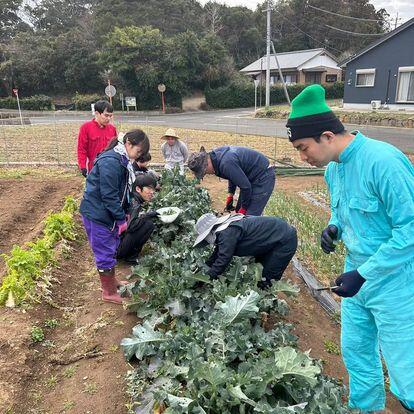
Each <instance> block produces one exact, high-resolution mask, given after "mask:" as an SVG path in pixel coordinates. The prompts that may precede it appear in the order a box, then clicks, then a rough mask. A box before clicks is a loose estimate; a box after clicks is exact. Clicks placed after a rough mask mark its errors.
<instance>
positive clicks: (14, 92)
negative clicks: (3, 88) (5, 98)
mask: <svg viewBox="0 0 414 414" xmlns="http://www.w3.org/2000/svg"><path fill="white" fill-rule="evenodd" d="M18 94H19V90H18V89H17V88H16V89H13V95H15V96H17V95H18Z"/></svg>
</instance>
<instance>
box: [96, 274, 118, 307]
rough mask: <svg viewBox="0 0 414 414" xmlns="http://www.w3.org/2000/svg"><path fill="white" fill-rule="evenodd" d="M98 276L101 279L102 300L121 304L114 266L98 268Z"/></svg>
mask: <svg viewBox="0 0 414 414" xmlns="http://www.w3.org/2000/svg"><path fill="white" fill-rule="evenodd" d="M98 273H99V278H100V279H101V287H102V300H103V301H104V302H111V303H117V304H120V305H121V304H122V298H121V296H120V295H119V293H118V286H117V280H116V279H115V268H114V267H113V268H111V269H98Z"/></svg>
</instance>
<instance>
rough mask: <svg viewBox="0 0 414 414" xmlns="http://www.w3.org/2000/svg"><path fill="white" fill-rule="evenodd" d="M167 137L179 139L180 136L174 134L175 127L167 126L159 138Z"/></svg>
mask: <svg viewBox="0 0 414 414" xmlns="http://www.w3.org/2000/svg"><path fill="white" fill-rule="evenodd" d="M167 137H173V138H175V139H180V137H179V136H178V135H177V134H176V132H175V129H173V128H168V129H167V130H166V131H165V134H164V135H163V136H162V137H161V139H167Z"/></svg>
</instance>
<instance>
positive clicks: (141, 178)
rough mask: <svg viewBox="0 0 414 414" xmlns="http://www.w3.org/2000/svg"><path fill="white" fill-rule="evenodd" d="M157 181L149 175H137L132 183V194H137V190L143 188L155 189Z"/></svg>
mask: <svg viewBox="0 0 414 414" xmlns="http://www.w3.org/2000/svg"><path fill="white" fill-rule="evenodd" d="M156 186H157V180H156V179H155V178H154V177H153V176H152V175H150V174H139V175H138V176H137V178H135V181H134V182H133V183H132V192H137V188H139V189H140V190H141V191H142V190H143V188H144V187H152V188H154V189H155V187H156Z"/></svg>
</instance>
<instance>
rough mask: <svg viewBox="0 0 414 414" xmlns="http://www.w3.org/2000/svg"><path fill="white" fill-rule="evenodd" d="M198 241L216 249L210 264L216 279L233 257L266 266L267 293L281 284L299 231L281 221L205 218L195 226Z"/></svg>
mask: <svg viewBox="0 0 414 414" xmlns="http://www.w3.org/2000/svg"><path fill="white" fill-rule="evenodd" d="M195 229H196V232H197V234H198V237H197V239H196V241H195V243H194V246H197V245H199V244H201V243H204V244H210V245H212V246H214V251H213V254H212V255H211V257H210V258H209V259H208V260H207V262H206V265H207V266H208V268H209V269H208V270H207V274H208V275H209V276H210V277H211V278H212V279H215V278H217V277H218V276H219V275H220V274H222V273H223V272H224V271H225V270H226V267H227V266H228V264H229V263H230V261H231V259H232V258H233V256H253V257H254V258H255V259H256V262H259V263H261V264H262V265H263V272H262V281H261V282H259V284H258V286H259V287H260V288H262V289H265V288H267V287H269V286H270V285H271V282H272V280H279V279H280V278H281V277H282V275H283V272H284V271H285V269H286V267H287V266H288V264H289V262H290V260H291V259H292V257H293V256H294V254H295V252H296V248H297V244H298V239H297V235H296V229H295V228H294V227H292V226H290V225H289V224H288V223H286V222H285V221H284V220H282V219H280V218H278V217H254V216H243V215H242V214H233V215H225V216H222V217H216V216H215V215H214V214H212V213H206V214H203V215H202V216H201V217H200V218H199V219H198V220H197V223H196V225H195Z"/></svg>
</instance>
